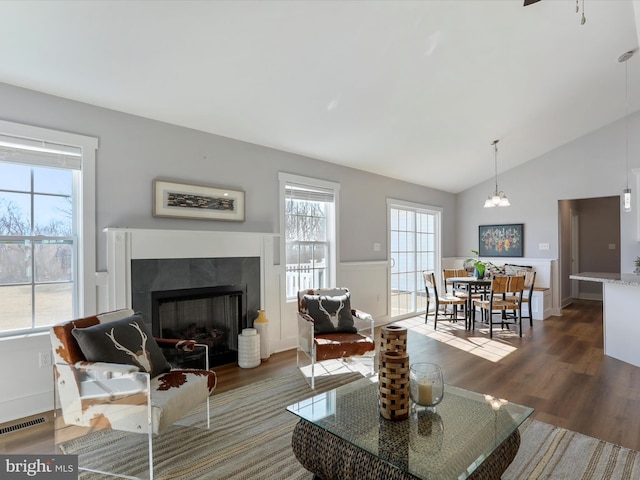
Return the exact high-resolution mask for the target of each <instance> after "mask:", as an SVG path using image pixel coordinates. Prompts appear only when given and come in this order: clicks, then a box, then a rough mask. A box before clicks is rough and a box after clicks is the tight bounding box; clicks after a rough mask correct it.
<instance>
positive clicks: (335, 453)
mask: <svg viewBox="0 0 640 480" xmlns="http://www.w3.org/2000/svg"><path fill="white" fill-rule="evenodd" d="M291 445H292V447H293V453H294V454H295V456H296V458H297V459H298V461H299V462H300V463H301V464H302V466H303V467H304V468H306V469H307V470H309V471H310V472H312V473H313V474H314V477H313V478H314V479H317V480H372V479H374V480H375V479H379V480H415V479H416V477H414V476H413V475H411V474H409V473H407V472H404V471H402V470H400V469H399V468H397V467H395V466H393V465H391V464H390V463H387V462H385V461H383V460H381V459H379V458H378V457H376V456H374V455H371V454H370V453H368V452H366V451H364V450H362V449H360V448H358V447H356V446H354V445H353V444H350V443H347V442H345V441H344V440H342V439H340V438H338V437H337V436H335V435H333V434H331V433H329V432H327V431H325V430H323V429H322V428H320V427H318V426H316V425H314V424H312V423H310V422H308V421H306V420H304V419H301V420H300V421H299V422H298V424H297V425H296V426H295V428H294V430H293V438H292V441H291ZM519 447H520V433H519V432H518V429H516V430H515V431H514V432H513V434H511V436H510V437H508V438H507V439H506V440H505V441H504V442H502V444H501V445H500V446H499V447H498V448H496V449H495V450H494V452H493V453H492V454H491V455H490V456H489V457H488V458H487V459H486V460H485V461H484V462H483V463H482V465H480V466H479V467H478V468H477V469H476V470H475V471H474V472H473V473H472V474H471V475H470V476H469V477H468V478H470V479H472V480H499V479H500V477H501V475H502V474H503V473H504V471H505V470H506V469H507V467H508V466H509V465H510V464H511V462H512V461H513V459H514V458H515V456H516V453H518V448H519Z"/></svg>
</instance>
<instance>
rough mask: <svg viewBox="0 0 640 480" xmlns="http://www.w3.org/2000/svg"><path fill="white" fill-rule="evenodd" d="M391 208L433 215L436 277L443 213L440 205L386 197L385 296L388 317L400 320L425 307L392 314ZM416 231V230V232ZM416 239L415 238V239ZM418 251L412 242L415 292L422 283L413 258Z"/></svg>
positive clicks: (439, 256) (439, 261) (418, 269)
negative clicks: (386, 249) (386, 290)
mask: <svg viewBox="0 0 640 480" xmlns="http://www.w3.org/2000/svg"><path fill="white" fill-rule="evenodd" d="M392 209H399V210H409V211H412V212H413V213H415V214H418V213H423V214H428V215H433V216H434V222H435V223H434V229H435V232H434V259H433V261H434V270H433V271H434V273H435V274H436V279H439V278H440V275H439V274H438V272H440V271H442V214H443V208H441V207H436V206H432V205H426V204H420V203H415V202H408V201H405V200H398V199H394V198H387V245H388V251H387V256H388V258H389V262H390V263H389V274H388V279H387V280H388V282H389V289H388V298H387V302H388V305H389V318H391V319H392V320H393V321H397V320H402V319H404V318H410V317H413V316H416V315H421V314H424V312H425V309H424V308H417V309H416V310H414V311H412V312H409V313H403V314H399V315H396V316H392V289H391V285H392V284H393V280H392V277H393V266H392V262H391V260H392V239H391V234H392V232H391V230H392V222H391V210H392ZM416 233H417V232H416ZM416 240H417V239H416ZM417 252H418V250H417V241H416V242H415V243H414V246H413V250H412V253H413V254H414V260H415V267H414V269H415V270H414V272H415V274H416V288H417V290H416V293H418V292H420V291H421V289H420V285H424V283H423V280H422V278H419V274H420V272H421V270H422V269H421V268H418V262H417V259H416V258H415V254H416V253H417ZM426 271H431V270H429V269H427V270H426Z"/></svg>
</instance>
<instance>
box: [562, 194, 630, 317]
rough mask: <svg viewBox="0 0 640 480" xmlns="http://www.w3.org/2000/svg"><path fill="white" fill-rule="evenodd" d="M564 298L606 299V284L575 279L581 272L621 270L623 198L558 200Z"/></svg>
mask: <svg viewBox="0 0 640 480" xmlns="http://www.w3.org/2000/svg"><path fill="white" fill-rule="evenodd" d="M558 218H559V219H560V225H559V231H560V298H561V306H562V307H565V306H566V305H568V304H570V303H571V302H572V301H573V299H575V298H579V299H585V300H602V284H600V283H598V282H580V281H576V280H571V279H570V278H569V275H571V274H573V273H579V272H613V273H619V272H620V197H619V196H612V197H599V198H583V199H573V200H559V201H558Z"/></svg>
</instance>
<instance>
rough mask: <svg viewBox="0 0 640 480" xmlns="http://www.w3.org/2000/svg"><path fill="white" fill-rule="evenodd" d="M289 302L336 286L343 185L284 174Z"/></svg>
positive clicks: (285, 249) (285, 242) (281, 175)
mask: <svg viewBox="0 0 640 480" xmlns="http://www.w3.org/2000/svg"><path fill="white" fill-rule="evenodd" d="M280 186H281V198H282V204H283V215H282V217H283V218H282V225H283V238H284V239H285V241H284V252H283V253H284V258H285V265H286V268H285V269H286V276H285V277H286V288H285V291H286V296H287V300H294V299H296V298H297V294H298V290H303V289H306V288H322V287H328V286H330V285H332V284H334V283H335V265H336V213H335V212H336V205H337V196H338V191H339V185H338V184H336V183H333V182H326V181H322V180H315V179H311V178H306V177H299V176H295V175H289V174H283V173H281V174H280Z"/></svg>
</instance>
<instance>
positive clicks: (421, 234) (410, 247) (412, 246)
mask: <svg viewBox="0 0 640 480" xmlns="http://www.w3.org/2000/svg"><path fill="white" fill-rule="evenodd" d="M388 214H389V246H390V247H389V248H390V252H389V258H390V259H391V271H390V275H391V278H390V284H391V291H390V307H391V318H404V317H407V316H411V315H415V314H417V313H422V312H424V311H425V308H426V295H425V287H424V280H423V276H422V272H423V271H426V272H427V273H432V272H434V273H436V278H438V276H437V272H438V271H439V259H440V210H438V209H436V208H433V207H427V206H420V205H416V204H412V203H408V202H401V201H399V200H389V201H388Z"/></svg>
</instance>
